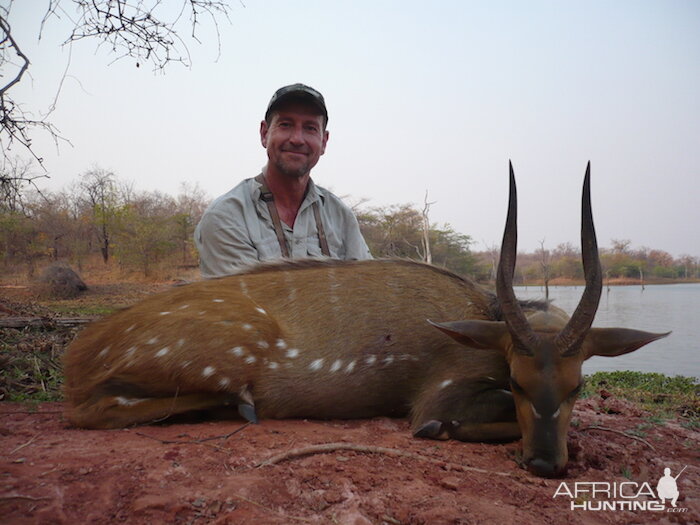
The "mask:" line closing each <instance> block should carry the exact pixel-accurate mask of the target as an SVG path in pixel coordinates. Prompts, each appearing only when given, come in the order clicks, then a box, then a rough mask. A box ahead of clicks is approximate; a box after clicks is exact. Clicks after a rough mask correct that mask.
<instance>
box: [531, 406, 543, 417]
mask: <svg viewBox="0 0 700 525" xmlns="http://www.w3.org/2000/svg"><path fill="white" fill-rule="evenodd" d="M530 406H531V407H532V413H533V414H534V415H535V418H536V419H542V414H540V413H539V412H538V411H537V410H536V409H535V405H533V404H530Z"/></svg>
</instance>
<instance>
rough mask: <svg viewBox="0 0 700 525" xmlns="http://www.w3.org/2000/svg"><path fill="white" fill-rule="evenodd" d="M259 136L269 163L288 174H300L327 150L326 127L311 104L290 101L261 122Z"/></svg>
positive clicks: (309, 169)
mask: <svg viewBox="0 0 700 525" xmlns="http://www.w3.org/2000/svg"><path fill="white" fill-rule="evenodd" d="M260 139H261V142H262V145H263V147H264V148H265V149H266V150H267V158H268V159H269V164H270V165H271V166H273V167H274V168H276V169H277V170H278V171H279V172H281V173H283V174H285V175H287V176H290V177H297V178H298V177H303V176H305V175H307V174H308V173H309V172H310V171H311V169H312V168H313V167H314V166H315V165H316V163H317V162H318V159H319V158H320V157H321V155H323V153H324V152H325V151H326V142H327V141H328V131H326V130H325V126H324V119H323V116H322V115H321V114H320V113H319V110H318V109H316V108H315V107H314V106H313V105H312V104H306V103H304V102H297V101H290V102H287V103H283V104H281V105H280V106H279V108H278V109H276V110H275V112H274V113H273V114H272V116H271V118H270V123H269V124H268V123H267V122H265V121H262V123H261V124H260Z"/></svg>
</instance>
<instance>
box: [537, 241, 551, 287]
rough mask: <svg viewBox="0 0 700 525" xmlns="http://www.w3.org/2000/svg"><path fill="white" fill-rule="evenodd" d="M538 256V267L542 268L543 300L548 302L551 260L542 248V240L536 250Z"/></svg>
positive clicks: (546, 251)
mask: <svg viewBox="0 0 700 525" xmlns="http://www.w3.org/2000/svg"><path fill="white" fill-rule="evenodd" d="M537 254H538V255H539V256H540V265H541V266H542V279H543V281H544V298H545V300H546V301H549V279H550V277H551V275H552V258H551V256H550V253H549V250H546V249H545V248H544V239H542V240H541V241H540V249H539V250H537Z"/></svg>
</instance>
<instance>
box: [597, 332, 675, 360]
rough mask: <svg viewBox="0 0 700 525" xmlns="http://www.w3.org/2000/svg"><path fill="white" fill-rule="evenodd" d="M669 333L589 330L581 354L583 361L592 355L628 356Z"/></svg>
mask: <svg viewBox="0 0 700 525" xmlns="http://www.w3.org/2000/svg"><path fill="white" fill-rule="evenodd" d="M670 333H671V332H666V333H665V334H654V333H652V332H642V331H641V330H631V329H629V328H591V329H590V331H589V332H588V334H587V335H586V340H585V342H584V343H583V352H584V355H585V359H588V358H589V357H592V356H594V355H601V356H605V357H615V356H618V355H624V354H629V353H630V352H634V351H635V350H637V349H638V348H641V347H643V346H644V345H647V344H649V343H651V342H653V341H656V340H657V339H661V338H662V337H666V336H667V335H668V334H670Z"/></svg>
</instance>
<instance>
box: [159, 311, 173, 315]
mask: <svg viewBox="0 0 700 525" xmlns="http://www.w3.org/2000/svg"><path fill="white" fill-rule="evenodd" d="M171 313H172V312H161V313H160V315H170V314H171Z"/></svg>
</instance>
